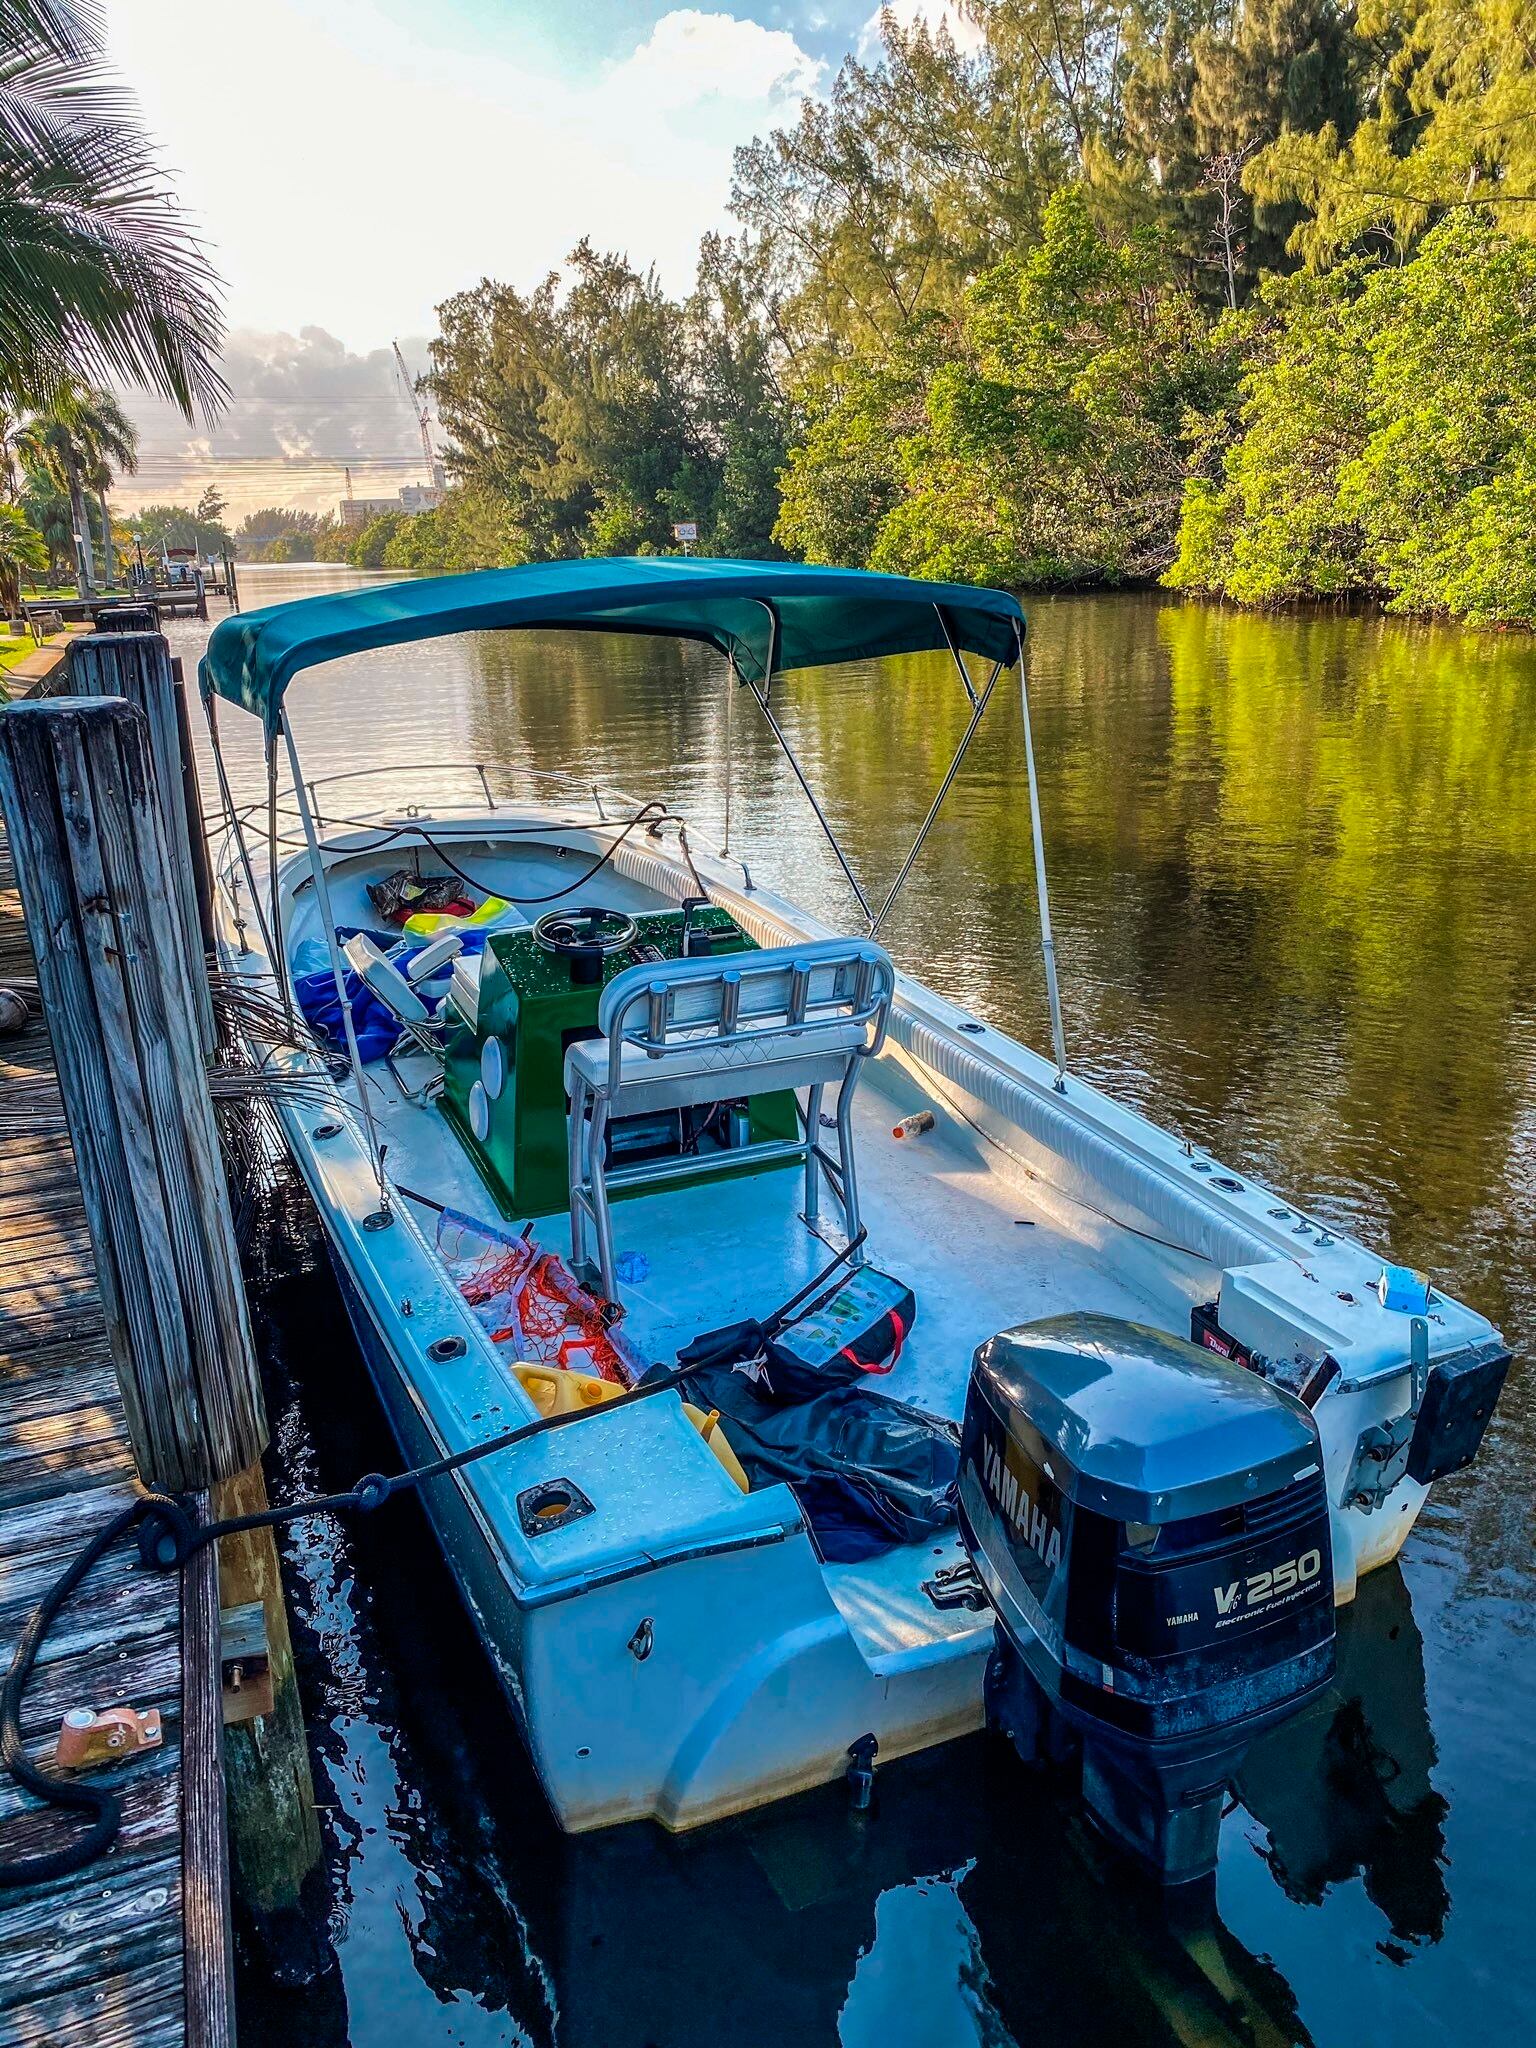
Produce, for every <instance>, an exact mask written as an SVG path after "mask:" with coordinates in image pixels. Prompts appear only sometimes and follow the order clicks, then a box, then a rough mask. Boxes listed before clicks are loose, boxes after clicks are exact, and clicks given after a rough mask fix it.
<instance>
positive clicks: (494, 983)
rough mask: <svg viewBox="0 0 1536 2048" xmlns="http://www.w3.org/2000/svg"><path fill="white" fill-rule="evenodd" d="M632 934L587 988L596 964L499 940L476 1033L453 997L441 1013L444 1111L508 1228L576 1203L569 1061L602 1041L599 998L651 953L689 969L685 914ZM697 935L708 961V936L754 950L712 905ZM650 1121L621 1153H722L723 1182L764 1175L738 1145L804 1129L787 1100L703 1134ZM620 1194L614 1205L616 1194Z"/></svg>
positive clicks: (728, 947) (720, 1118) (761, 1104)
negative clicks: (570, 1169)
mask: <svg viewBox="0 0 1536 2048" xmlns="http://www.w3.org/2000/svg"><path fill="white" fill-rule="evenodd" d="M635 923H636V926H637V928H638V929H637V935H636V938H635V941H634V943H633V945H631V946H630V947H629V948H627V949H626V950H624V951H622V952H618V953H611V954H609V955H607V956H606V957H605V958H604V959H603V961H602V964H601V969H600V971H599V972H598V973H597V975H596V977H595V978H591V979H583V974H584V973H585V974H589V975H590V973H591V969H592V963H591V962H590V961H589V962H586V963H582V962H581V961H580V959H579V958H578V956H574V955H572V954H568V953H556V952H551V951H549V950H548V948H546V947H544V946H541V945H540V944H539V942H538V941H537V940H536V939H535V938H534V936H533V933H532V931H531V930H528V929H519V930H516V931H508V932H493V933H492V934H491V936H490V937H489V938H488V939H487V941H486V944H485V952H484V954H483V956H482V958H481V960H480V962H479V1002H478V1007H477V1013H476V1016H475V1019H474V1021H473V1023H471V1022H470V1021H469V1019H468V1017H467V1016H466V1015H465V1014H464V1012H463V1010H462V1009H461V1008H460V1006H459V1004H458V1003H456V1002H455V1000H454V997H453V994H452V993H451V992H450V994H449V996H448V998H447V1001H446V1003H445V1005H444V1021H445V1023H446V1024H447V1026H448V1029H447V1031H446V1034H445V1042H446V1061H445V1067H444V1079H443V1091H442V1094H441V1095H440V1097H439V1098H438V1101H439V1106H440V1107H441V1109H442V1112H443V1115H444V1116H445V1117H446V1118H447V1119H448V1121H449V1123H450V1124H451V1125H452V1126H453V1128H454V1131H455V1132H456V1133H457V1135H458V1137H459V1139H460V1141H461V1142H462V1144H463V1146H464V1149H465V1150H466V1151H467V1152H468V1154H469V1156H470V1158H471V1159H472V1160H473V1161H474V1163H475V1167H476V1169H477V1170H478V1172H479V1174H480V1177H481V1179H482V1180H483V1181H484V1182H485V1184H486V1186H487V1188H488V1189H489V1190H490V1192H491V1195H492V1196H493V1198H494V1200H495V1202H496V1206H497V1208H498V1209H499V1210H500V1211H501V1214H502V1215H503V1216H504V1217H507V1218H508V1219H510V1220H513V1221H522V1220H525V1219H527V1218H529V1217H533V1216H549V1215H554V1214H556V1213H558V1212H559V1211H561V1210H563V1209H565V1208H566V1207H567V1205H568V1203H569V1200H570V1184H569V1180H568V1178H567V1147H566V1107H567V1105H566V1094H565V1055H566V1051H567V1049H568V1048H569V1047H570V1046H571V1045H572V1044H573V1043H574V1042H575V1041H576V1040H578V1039H582V1038H595V1037H597V1036H598V1035H599V1034H598V1029H597V1006H598V1003H599V1001H600V999H601V997H602V993H603V989H604V988H605V987H606V985H607V984H608V983H609V982H610V981H612V980H613V979H614V977H615V976H616V975H619V974H622V973H624V971H625V970H626V969H627V968H630V967H633V966H634V965H636V962H637V959H644V958H649V957H654V955H652V954H650V953H648V952H647V951H646V950H645V949H648V948H654V949H655V953H656V954H659V955H660V956H661V958H662V959H664V960H677V959H680V958H681V957H682V953H683V930H684V918H683V912H682V911H681V910H666V911H657V912H655V913H653V914H652V915H650V916H646V917H637V918H636V920H635ZM689 926H690V929H691V931H692V932H693V934H695V938H694V940H693V944H694V948H695V950H699V949H700V946H699V939H698V936H697V935H699V934H707V935H708V946H709V951H710V952H711V954H714V955H724V954H729V953H741V952H748V951H751V950H754V948H753V941H752V940H751V939H749V938H748V937H747V935H746V933H745V932H743V931H742V930H741V929H740V927H739V926H737V925H736V924H735V923H734V922H733V921H732V919H731V918H730V917H729V916H728V915H727V913H726V912H725V911H723V910H720V909H717V908H716V907H715V906H714V905H713V904H711V905H707V906H705V907H703V908H696V909H695V910H694V911H693V912H692V914H691V917H690V919H689ZM475 965H476V963H475V962H474V961H466V962H465V963H463V966H462V967H461V968H460V970H459V972H460V974H463V973H465V972H470V973H472V972H473V970H474V967H475ZM639 1121H640V1120H638V1119H637V1120H636V1122H637V1123H638V1122H639ZM645 1121H646V1123H647V1125H649V1126H650V1127H649V1128H646V1129H635V1130H626V1127H625V1125H624V1124H622V1123H620V1124H617V1125H616V1126H615V1127H614V1130H613V1136H612V1143H613V1146H614V1147H615V1148H621V1147H627V1148H637V1147H643V1148H646V1156H648V1157H650V1158H653V1159H655V1158H660V1157H664V1156H665V1155H666V1153H667V1152H668V1151H669V1150H673V1151H675V1152H676V1153H677V1155H678V1157H679V1158H681V1157H683V1156H685V1154H686V1156H688V1157H689V1158H690V1159H692V1158H695V1157H696V1156H697V1155H698V1154H699V1153H700V1152H702V1151H705V1150H710V1151H715V1150H718V1152H719V1157H720V1172H721V1174H722V1175H725V1174H737V1173H743V1172H751V1171H753V1170H761V1169H760V1168H757V1169H754V1163H753V1162H752V1161H751V1160H747V1159H744V1160H742V1161H740V1162H733V1161H732V1159H731V1149H732V1145H733V1143H744V1142H750V1143H752V1144H757V1143H759V1142H761V1141H762V1140H764V1139H769V1138H784V1139H790V1138H793V1137H795V1136H796V1135H797V1132H798V1128H799V1126H798V1117H797V1112H796V1109H795V1100H794V1097H793V1095H792V1094H790V1093H788V1092H787V1091H781V1092H780V1093H778V1094H772V1095H762V1096H757V1097H754V1098H753V1099H752V1100H751V1102H750V1103H747V1104H744V1105H742V1106H741V1107H740V1109H739V1110H738V1111H736V1112H735V1113H734V1114H721V1115H717V1116H716V1117H715V1118H714V1119H713V1120H712V1121H711V1122H710V1123H709V1125H708V1128H706V1129H702V1130H701V1129H700V1128H699V1127H698V1122H697V1120H695V1119H692V1118H691V1115H690V1113H688V1112H684V1113H681V1114H674V1115H673V1116H672V1117H671V1118H670V1119H667V1120H652V1119H647V1120H645ZM614 1193H615V1196H616V1197H617V1196H618V1195H619V1193H620V1191H619V1190H618V1189H615V1190H614Z"/></svg>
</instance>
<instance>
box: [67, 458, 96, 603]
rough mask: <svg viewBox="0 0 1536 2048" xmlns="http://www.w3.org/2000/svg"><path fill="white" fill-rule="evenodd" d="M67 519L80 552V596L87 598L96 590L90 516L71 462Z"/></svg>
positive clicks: (77, 474)
mask: <svg viewBox="0 0 1536 2048" xmlns="http://www.w3.org/2000/svg"><path fill="white" fill-rule="evenodd" d="M69 517H70V523H71V525H72V526H73V527H74V529H75V545H76V547H77V548H78V549H79V552H80V595H81V596H82V597H89V596H90V595H91V593H92V591H93V590H94V589H95V588H96V562H95V557H94V556H93V554H92V552H91V515H90V512H89V510H88V509H87V506H86V502H85V492H84V491H83V490H82V488H81V485H80V472H79V470H78V468H77V467H76V466H75V464H74V462H73V461H72V460H71V462H70V463H69Z"/></svg>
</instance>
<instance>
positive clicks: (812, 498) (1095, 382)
mask: <svg viewBox="0 0 1536 2048" xmlns="http://www.w3.org/2000/svg"><path fill="white" fill-rule="evenodd" d="M909 362H910V368H911V371H912V375H910V376H909V377H906V378H903V379H902V380H900V381H897V382H891V383H887V384H886V385H885V386H884V387H883V388H882V386H881V385H880V383H879V382H878V381H876V380H871V379H865V380H863V381H862V382H860V383H858V384H854V383H852V382H850V387H849V388H850V397H849V399H848V400H847V401H845V402H844V403H843V404H841V405H840V406H839V407H838V408H837V410H836V412H835V413H834V414H832V415H830V416H829V417H828V418H827V419H826V420H824V421H822V422H820V423H818V426H817V427H815V428H813V429H812V432H811V435H810V437H809V439H808V440H807V443H806V446H805V448H804V449H803V450H802V451H799V452H798V453H797V455H796V457H795V458H794V459H793V460H792V463H791V468H790V476H789V478H788V480H787V481H786V486H785V514H784V517H783V519H781V521H780V536H781V538H782V539H784V540H785V541H786V542H787V543H790V544H797V543H798V544H801V545H807V546H808V547H809V548H810V549H812V550H813V551H815V552H817V553H821V554H830V555H834V556H835V555H837V554H842V555H844V556H845V557H846V556H847V555H850V554H851V555H853V556H855V558H858V557H860V556H861V557H862V558H863V559H864V560H866V561H867V562H868V563H869V564H870V565H871V566H873V567H875V568H882V569H894V570H900V571H903V572H905V573H907V574H910V575H921V576H934V577H939V578H945V579H953V580H956V581H985V582H992V583H1006V584H1034V585H1039V584H1050V583H1074V584H1075V583H1083V582H1089V581H1097V580H1109V581H1121V580H1124V579H1126V578H1138V577H1145V576H1148V575H1155V574H1157V573H1158V572H1160V571H1161V570H1162V569H1163V568H1165V567H1166V566H1167V564H1168V562H1169V561H1170V559H1171V558H1172V553H1173V541H1174V533H1175V529H1176V525H1177V518H1178V509H1179V500H1180V492H1181V486H1182V481H1183V476H1184V471H1185V445H1184V434H1185V422H1186V416H1187V414H1188V413H1189V412H1190V410H1191V409H1192V408H1196V409H1203V408H1205V407H1207V406H1209V405H1211V404H1212V403H1214V402H1215V401H1216V399H1217V398H1218V396H1219V393H1220V391H1221V389H1222V387H1223V386H1224V385H1225V384H1228V383H1230V382H1231V381H1232V380H1233V378H1234V377H1235V374H1236V362H1235V359H1234V354H1233V351H1232V350H1231V348H1230V346H1229V345H1227V344H1226V343H1224V342H1219V343H1218V342H1213V341H1212V339H1211V337H1210V334H1209V330H1208V326H1207V323H1206V321H1205V319H1204V318H1203V316H1202V314H1201V312H1200V309H1199V307H1198V305H1197V303H1196V302H1195V300H1194V298H1193V297H1192V295H1191V294H1190V293H1189V292H1188V291H1187V290H1186V289H1184V288H1183V287H1182V286H1180V285H1178V284H1177V283H1175V282H1174V281H1172V280H1171V279H1170V277H1169V275H1168V271H1167V266H1166V263H1165V260H1164V257H1163V254H1162V252H1161V250H1160V249H1159V247H1158V244H1157V241H1156V238H1155V237H1154V236H1152V235H1150V234H1148V233H1142V234H1139V235H1137V236H1135V237H1133V238H1131V239H1130V240H1128V241H1119V240H1115V239H1113V238H1112V237H1110V236H1109V235H1107V234H1106V233H1105V232H1104V231H1103V230H1102V229H1101V228H1100V227H1099V225H1098V224H1097V222H1096V220H1095V218H1094V211H1093V205H1092V201H1091V198H1090V195H1089V193H1088V192H1087V190H1086V188H1085V187H1083V186H1082V185H1074V186H1069V187H1067V188H1065V189H1064V190H1063V191H1061V192H1059V193H1057V194H1056V196H1055V197H1054V198H1053V199H1052V200H1051V202H1050V205H1049V206H1048V207H1047V209H1046V219H1045V228H1044V237H1043V240H1042V241H1041V243H1040V245H1039V247H1038V248H1036V249H1034V250H1032V251H1030V252H1029V253H1028V254H1025V255H1020V256H1014V257H1009V258H1007V259H1005V260H1004V261H1003V262H1001V263H999V264H995V265H993V266H992V268H991V269H989V270H987V271H985V272H983V273H982V275H981V276H980V277H979V278H978V279H977V280H976V282H975V284H974V285H973V286H972V287H971V289H970V290H969V291H968V293H967V294H966V296H965V300H964V302H963V306H962V309H961V314H960V318H959V320H958V321H957V322H956V323H955V325H954V326H953V328H951V329H942V328H939V327H934V328H933V329H931V330H930V334H929V346H928V348H927V351H926V360H923V359H922V358H919V357H918V356H917V355H916V354H915V352H914V355H913V357H911V358H910V359H909ZM882 400H884V401H885V403H884V404H882V403H881V401H882ZM871 528H872V529H873V530H872V533H871ZM829 536H833V537H834V538H833V542H832V545H831V546H828V545H827V540H828V537H829Z"/></svg>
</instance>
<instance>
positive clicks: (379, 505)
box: [341, 482, 443, 533]
mask: <svg viewBox="0 0 1536 2048" xmlns="http://www.w3.org/2000/svg"><path fill="white" fill-rule="evenodd" d="M442 502H443V487H442V484H441V483H440V482H439V483H431V484H402V485H401V487H400V489H399V491H398V492H397V493H396V495H395V496H394V497H393V498H344V499H343V500H342V505H341V523H342V525H343V526H344V527H345V528H346V530H347V531H348V532H349V533H356V532H358V531H359V530H360V529H361V528H362V527H365V526H369V525H371V524H372V522H373V521H374V520H375V519H382V518H383V516H384V514H385V513H386V512H435V511H436V510H437V508H438V506H439V505H441V503H442Z"/></svg>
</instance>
